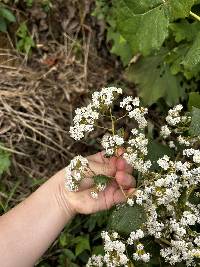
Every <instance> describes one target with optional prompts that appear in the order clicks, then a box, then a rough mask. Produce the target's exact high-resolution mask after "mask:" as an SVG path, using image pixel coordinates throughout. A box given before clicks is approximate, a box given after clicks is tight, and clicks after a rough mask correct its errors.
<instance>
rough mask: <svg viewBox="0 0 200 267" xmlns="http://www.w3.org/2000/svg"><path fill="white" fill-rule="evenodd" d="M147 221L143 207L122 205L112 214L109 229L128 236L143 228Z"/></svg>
mask: <svg viewBox="0 0 200 267" xmlns="http://www.w3.org/2000/svg"><path fill="white" fill-rule="evenodd" d="M145 221H146V213H145V211H144V209H143V207H142V206H140V205H137V204H135V205H134V206H133V207H130V206H124V205H122V206H121V207H120V208H119V209H117V210H115V211H114V212H113V213H112V215H111V217H110V221H109V228H110V229H112V230H114V231H116V232H118V233H120V234H127V235H128V234H130V232H132V231H136V230H137V229H139V228H141V227H142V225H143V223H145Z"/></svg>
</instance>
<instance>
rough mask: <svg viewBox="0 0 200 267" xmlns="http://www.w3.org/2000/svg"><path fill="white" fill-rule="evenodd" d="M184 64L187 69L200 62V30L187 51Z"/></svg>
mask: <svg viewBox="0 0 200 267" xmlns="http://www.w3.org/2000/svg"><path fill="white" fill-rule="evenodd" d="M182 63H183V65H184V67H185V68H186V69H190V70H191V69H194V68H195V67H197V66H198V65H199V64H200V32H199V33H198V34H197V36H196V39H195V41H194V43H193V44H192V46H191V48H190V49H189V51H188V52H187V54H186V56H185V59H184V60H183V62H182Z"/></svg>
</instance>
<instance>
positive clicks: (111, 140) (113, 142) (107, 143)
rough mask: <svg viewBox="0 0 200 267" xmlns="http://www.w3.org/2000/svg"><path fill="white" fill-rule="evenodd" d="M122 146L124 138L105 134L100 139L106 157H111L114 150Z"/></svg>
mask: <svg viewBox="0 0 200 267" xmlns="http://www.w3.org/2000/svg"><path fill="white" fill-rule="evenodd" d="M123 144H124V138H123V137H121V136H119V135H116V134H115V135H110V134H105V135H104V136H103V138H102V141H101V145H102V147H103V148H104V149H105V153H106V155H108V156H112V155H113V154H114V153H115V151H116V149H117V148H118V147H120V146H122V145H123Z"/></svg>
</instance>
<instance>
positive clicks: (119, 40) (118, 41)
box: [107, 28, 133, 66]
mask: <svg viewBox="0 0 200 267" xmlns="http://www.w3.org/2000/svg"><path fill="white" fill-rule="evenodd" d="M110 40H112V41H113V44H112V48H111V50H110V52H111V53H113V54H115V55H117V56H120V58H121V61H122V63H123V65H124V66H126V65H128V63H129V62H130V60H131V58H132V56H133V53H132V50H131V48H130V46H129V44H128V43H127V41H126V40H125V39H124V38H123V37H122V36H121V35H120V34H119V33H118V32H114V31H113V30H112V28H109V29H108V32H107V41H110Z"/></svg>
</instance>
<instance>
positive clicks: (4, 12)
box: [0, 3, 16, 32]
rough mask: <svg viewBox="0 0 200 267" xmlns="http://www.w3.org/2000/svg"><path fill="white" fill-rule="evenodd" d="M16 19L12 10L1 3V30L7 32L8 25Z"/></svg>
mask: <svg viewBox="0 0 200 267" xmlns="http://www.w3.org/2000/svg"><path fill="white" fill-rule="evenodd" d="M15 21H16V18H15V16H14V15H13V13H12V11H11V10H10V9H8V8H6V7H4V5H2V4H1V3H0V32H6V31H7V27H8V25H9V24H10V23H12V22H15Z"/></svg>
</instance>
